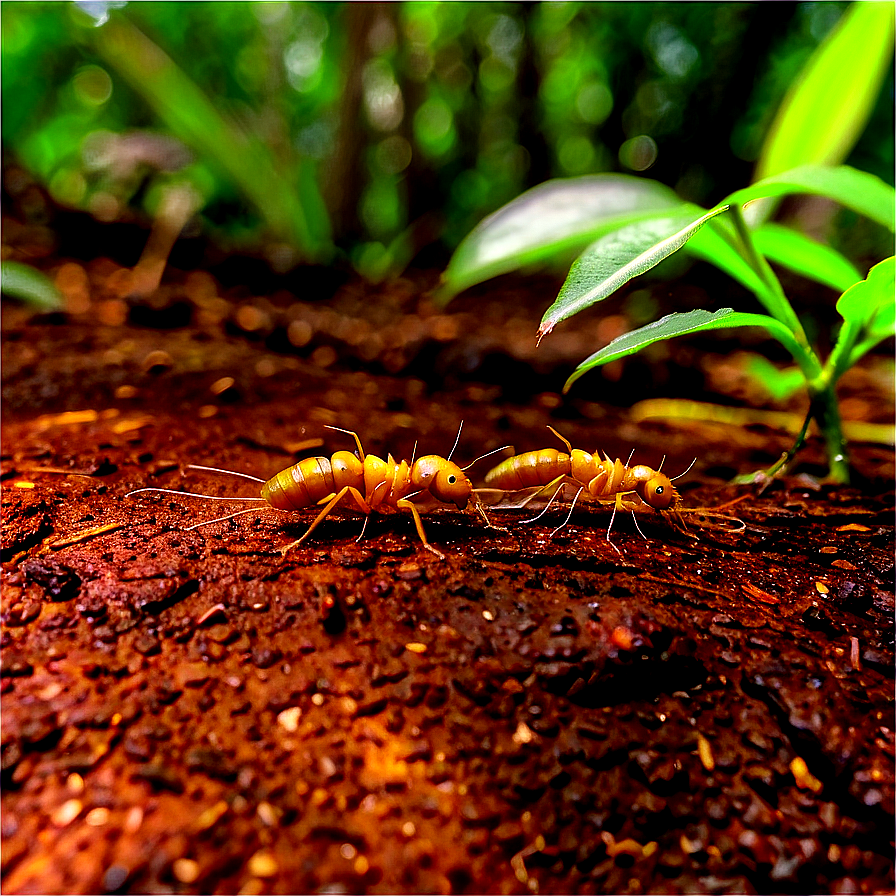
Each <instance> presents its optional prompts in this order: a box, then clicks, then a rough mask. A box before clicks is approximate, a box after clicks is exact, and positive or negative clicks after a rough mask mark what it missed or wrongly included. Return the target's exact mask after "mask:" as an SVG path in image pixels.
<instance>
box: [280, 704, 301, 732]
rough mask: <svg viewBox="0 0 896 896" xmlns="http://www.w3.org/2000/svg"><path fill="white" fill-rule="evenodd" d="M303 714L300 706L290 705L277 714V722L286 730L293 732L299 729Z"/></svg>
mask: <svg viewBox="0 0 896 896" xmlns="http://www.w3.org/2000/svg"><path fill="white" fill-rule="evenodd" d="M301 716H302V708H301V707H300V706H290V707H289V709H284V710H283V712H281V713H279V714H278V715H277V724H278V725H280V726H281V727H282V728H283V729H284V730H286V731H288V732H289V733H290V734H293V733H294V732H295V731H297V730H298V727H299V719H300V718H301Z"/></svg>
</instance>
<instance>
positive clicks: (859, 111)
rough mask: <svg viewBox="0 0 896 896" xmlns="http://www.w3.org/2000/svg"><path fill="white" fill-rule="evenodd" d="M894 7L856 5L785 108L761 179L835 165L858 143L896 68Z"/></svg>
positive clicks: (768, 144) (759, 171) (765, 153)
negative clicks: (800, 167)
mask: <svg viewBox="0 0 896 896" xmlns="http://www.w3.org/2000/svg"><path fill="white" fill-rule="evenodd" d="M892 48H893V4H892V3H853V4H852V5H851V6H850V7H849V9H847V11H846V12H845V13H844V15H843V17H842V18H841V20H840V22H839V23H838V24H837V27H836V28H835V29H834V30H833V31H832V32H831V33H830V35H828V37H827V38H826V39H825V41H824V42H823V43H822V44H821V46H819V47H818V49H817V50H816V51H815V52H814V53H813V55H812V57H811V58H810V60H809V62H808V63H807V64H806V66H805V67H804V68H803V71H802V72H801V74H800V77H799V79H798V80H797V81H796V83H795V84H794V85H793V87H792V88H791V89H790V92H789V93H788V94H787V96H786V97H785V99H784V102H783V103H782V104H781V108H780V109H779V110H778V114H777V116H776V117H775V120H774V122H773V123H772V126H771V129H770V131H769V135H768V137H767V138H766V141H765V144H764V146H763V148H762V154H761V156H760V158H759V163H758V164H757V166H756V176H757V178H762V177H766V176H767V175H769V174H777V173H779V172H781V171H786V170H787V169H788V168H793V167H795V166H797V165H805V164H817V165H835V164H837V163H838V162H842V161H843V160H844V159H845V158H846V157H847V155H849V151H850V150H851V149H852V147H853V146H854V145H855V143H856V140H857V139H858V138H859V135H860V134H861V133H862V131H863V130H864V129H865V124H866V123H867V121H868V117H869V116H870V114H871V110H872V109H873V107H874V102H875V99H876V98H877V95H878V93H879V92H880V87H881V84H882V83H883V79H884V75H885V74H886V73H887V71H888V70H889V69H891V68H892V66H893V49H892Z"/></svg>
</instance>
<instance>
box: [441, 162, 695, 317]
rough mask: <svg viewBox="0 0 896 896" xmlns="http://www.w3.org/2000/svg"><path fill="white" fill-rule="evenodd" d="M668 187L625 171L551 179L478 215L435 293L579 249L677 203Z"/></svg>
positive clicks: (449, 293)
mask: <svg viewBox="0 0 896 896" xmlns="http://www.w3.org/2000/svg"><path fill="white" fill-rule="evenodd" d="M681 204H682V203H681V200H680V199H679V198H678V197H677V196H676V195H675V193H674V192H673V191H672V190H670V189H669V188H668V187H665V186H663V185H662V184H660V183H657V182H656V181H652V180H648V179H646V178H640V177H632V176H629V175H624V174H596V175H592V176H588V177H575V178H563V179H558V180H549V181H547V182H546V183H543V184H539V185H538V186H537V187H533V189H531V190H528V191H526V192H525V193H523V194H522V195H521V196H518V197H517V198H516V199H514V200H513V201H512V202H509V203H508V204H507V205H505V206H503V207H501V208H499V209H498V210H497V211H496V212H494V213H493V214H491V215H489V216H488V217H487V218H485V219H484V220H483V221H481V222H480V223H479V224H478V225H477V226H476V227H475V228H474V229H473V230H472V231H471V232H470V233H469V234H468V235H467V236H466V237H465V238H464V240H463V241H462V242H461V244H460V245H459V246H458V247H457V250H456V251H455V253H454V255H453V256H452V257H451V261H450V262H449V264H448V268H447V270H446V271H445V273H444V275H443V277H442V286H441V287H440V289H439V291H438V293H437V294H436V298H437V300H438V301H440V302H441V303H443V304H444V303H447V302H448V301H449V300H450V299H451V298H453V297H454V296H455V295H457V294H458V293H459V292H462V291H463V290H465V289H467V288H468V287H470V286H473V285H474V284H476V283H481V282H482V281H483V280H488V279H489V278H491V277H496V276H498V274H505V273H507V272H508V271H513V270H516V269H517V268H520V267H523V266H525V265H530V264H534V263H536V262H541V261H544V260H545V259H547V258H550V257H552V256H554V255H556V254H557V253H560V252H563V251H564V250H567V251H569V250H572V251H575V250H576V249H581V248H583V247H584V246H587V245H588V243H589V242H591V241H593V240H594V239H596V238H597V237H598V236H600V235H601V234H603V233H607V232H609V231H611V230H615V229H617V228H618V227H621V226H622V225H624V224H629V223H631V222H633V221H637V220H640V219H642V218H645V217H655V215H656V213H657V212H661V211H668V210H669V209H671V208H675V207H678V206H680V205H681Z"/></svg>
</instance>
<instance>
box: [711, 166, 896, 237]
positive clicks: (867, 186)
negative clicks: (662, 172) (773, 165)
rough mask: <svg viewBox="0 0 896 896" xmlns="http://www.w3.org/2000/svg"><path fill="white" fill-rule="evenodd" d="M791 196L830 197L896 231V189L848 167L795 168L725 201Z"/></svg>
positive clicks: (734, 203) (738, 201) (741, 202)
mask: <svg viewBox="0 0 896 896" xmlns="http://www.w3.org/2000/svg"><path fill="white" fill-rule="evenodd" d="M791 193H809V194H812V195H815V196H827V197H828V199H833V200H834V201H835V202H839V203H840V205H842V206H845V207H846V208H850V209H852V210H853V211H855V212H858V213H859V214H860V215H865V216H866V217H867V218H870V219H871V220H872V221H877V223H878V224H883V225H884V227H888V228H889V229H890V230H896V223H894V207H896V190H894V189H893V187H891V186H890V185H889V184H885V183H884V182H883V181H882V180H881V179H880V178H879V177H875V176H874V175H873V174H868V173H867V172H866V171H859V170H857V169H856V168H850V167H849V165H838V166H837V167H836V168H823V167H819V166H816V165H804V166H803V167H801V168H793V169H791V170H790V171H785V172H783V173H782V174H775V175H773V176H772V177H767V178H765V179H764V180H760V181H757V182H756V183H755V184H752V185H751V186H749V187H744V188H743V189H742V190H737V191H735V192H734V193H732V194H731V195H730V196H727V197H726V198H725V200H724V201H725V202H727V203H728V204H729V205H744V204H745V203H747V202H752V201H754V200H756V199H764V198H765V197H767V196H787V195H789V194H791Z"/></svg>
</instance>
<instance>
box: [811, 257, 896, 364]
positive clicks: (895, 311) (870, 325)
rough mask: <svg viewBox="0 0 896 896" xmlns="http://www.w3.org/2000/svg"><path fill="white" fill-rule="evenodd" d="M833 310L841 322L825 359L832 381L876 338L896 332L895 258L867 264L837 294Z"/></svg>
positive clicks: (856, 359)
mask: <svg viewBox="0 0 896 896" xmlns="http://www.w3.org/2000/svg"><path fill="white" fill-rule="evenodd" d="M837 311H839V312H840V314H841V315H842V316H843V321H844V323H843V326H842V327H841V328H840V333H839V335H838V337H837V344H836V345H835V346H834V350H833V351H832V352H831V356H830V358H828V363H827V367H828V368H829V369H830V370H832V371H833V373H832V379H833V380H835V381H836V380H837V379H839V378H840V377H841V376H842V375H843V374H844V373H845V372H846V371H847V370H849V368H850V367H852V366H853V364H855V363H856V361H858V360H859V358H861V357H862V355H864V354H866V353H867V352H869V351H871V349H873V348H874V346H876V345H877V344H878V343H879V342H882V341H883V340H884V339H887V338H889V337H890V336H893V335H896V260H894V258H893V257H892V256H891V257H890V258H888V259H886V261H882V262H880V264H876V265H875V266H874V267H873V268H871V270H870V271H869V272H868V276H867V277H866V278H865V279H864V280H862V281H860V282H859V283H856V284H855V285H854V286H851V287H850V288H849V289H848V290H846V292H845V293H843V295H842V296H840V299H839V300H838V302H837Z"/></svg>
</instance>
